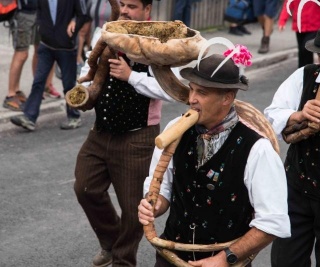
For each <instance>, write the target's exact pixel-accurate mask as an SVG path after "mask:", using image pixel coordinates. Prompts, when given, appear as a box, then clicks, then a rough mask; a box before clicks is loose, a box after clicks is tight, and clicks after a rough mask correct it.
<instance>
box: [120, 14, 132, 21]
mask: <svg viewBox="0 0 320 267" xmlns="http://www.w3.org/2000/svg"><path fill="white" fill-rule="evenodd" d="M119 19H127V20H131V17H130V16H128V15H126V14H120V17H119Z"/></svg>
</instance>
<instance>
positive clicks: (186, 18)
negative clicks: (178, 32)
mask: <svg viewBox="0 0 320 267" xmlns="http://www.w3.org/2000/svg"><path fill="white" fill-rule="evenodd" d="M191 7H192V0H187V1H186V4H185V7H184V9H183V14H182V21H183V22H184V24H186V26H188V27H190V24H191Z"/></svg>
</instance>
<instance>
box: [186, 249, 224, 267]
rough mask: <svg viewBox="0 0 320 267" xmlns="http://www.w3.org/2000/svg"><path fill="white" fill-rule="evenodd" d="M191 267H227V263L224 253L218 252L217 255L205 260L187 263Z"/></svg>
mask: <svg viewBox="0 0 320 267" xmlns="http://www.w3.org/2000/svg"><path fill="white" fill-rule="evenodd" d="M188 263H189V264H190V265H191V266H196V267H229V263H227V260H226V253H225V252H224V251H221V252H219V253H218V254H217V255H215V256H213V257H209V258H205V259H202V260H199V261H188Z"/></svg>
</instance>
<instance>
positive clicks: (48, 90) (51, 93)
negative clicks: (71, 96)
mask: <svg viewBox="0 0 320 267" xmlns="http://www.w3.org/2000/svg"><path fill="white" fill-rule="evenodd" d="M43 97H51V98H60V97H61V94H60V93H59V92H58V91H57V89H56V88H55V87H54V86H53V85H52V84H51V83H50V84H49V86H46V87H45V88H44V93H43Z"/></svg>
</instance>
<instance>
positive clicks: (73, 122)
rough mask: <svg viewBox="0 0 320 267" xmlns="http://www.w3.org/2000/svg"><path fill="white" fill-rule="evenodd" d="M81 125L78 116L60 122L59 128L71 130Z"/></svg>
mask: <svg viewBox="0 0 320 267" xmlns="http://www.w3.org/2000/svg"><path fill="white" fill-rule="evenodd" d="M81 125H82V123H81V119H80V118H68V120H67V121H65V122H63V123H61V125H60V129H62V130H72V129H76V128H79V127H80V126H81Z"/></svg>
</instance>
